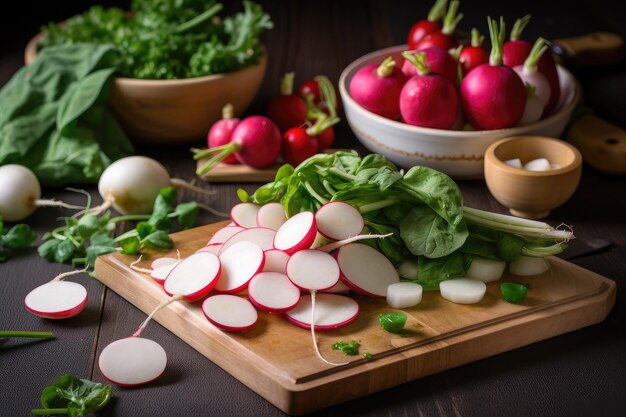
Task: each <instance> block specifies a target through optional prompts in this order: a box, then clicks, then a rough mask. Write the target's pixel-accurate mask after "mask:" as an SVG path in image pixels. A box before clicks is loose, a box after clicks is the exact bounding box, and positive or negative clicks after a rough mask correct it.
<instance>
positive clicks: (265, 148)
mask: <svg viewBox="0 0 626 417" xmlns="http://www.w3.org/2000/svg"><path fill="white" fill-rule="evenodd" d="M280 143H281V137H280V131H279V130H278V127H276V125H275V124H274V122H272V121H271V120H270V119H268V118H267V117H263V116H250V117H246V118H245V119H243V120H242V121H240V122H239V124H238V125H237V127H235V130H233V133H232V136H231V141H230V142H229V143H227V144H226V145H222V146H217V147H215V148H210V149H194V150H193V152H194V159H204V158H209V157H210V159H209V160H208V161H207V162H206V163H204V164H203V165H202V166H200V167H199V168H198V169H197V170H196V173H197V174H198V175H204V174H206V173H207V172H209V171H210V170H211V169H213V168H214V167H215V166H216V165H217V164H219V163H220V162H221V161H223V160H224V159H225V158H226V157H228V156H229V155H232V154H234V155H235V158H237V160H238V161H239V162H241V163H242V164H245V165H247V166H249V167H252V168H265V167H267V166H269V165H271V164H272V163H274V161H276V158H278V156H279V155H280Z"/></svg>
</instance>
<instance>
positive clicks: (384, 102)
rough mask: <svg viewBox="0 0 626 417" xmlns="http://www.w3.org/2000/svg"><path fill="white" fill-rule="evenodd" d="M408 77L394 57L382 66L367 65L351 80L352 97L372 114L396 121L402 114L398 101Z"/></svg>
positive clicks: (389, 58)
mask: <svg viewBox="0 0 626 417" xmlns="http://www.w3.org/2000/svg"><path fill="white" fill-rule="evenodd" d="M406 81H407V77H406V75H405V74H403V73H402V71H401V70H400V68H398V67H397V66H396V62H395V61H394V60H393V58H392V57H387V58H385V60H384V61H383V62H382V63H381V64H380V65H376V64H371V65H366V66H364V67H363V68H361V69H360V70H358V71H357V73H356V74H354V76H353V77H352V80H350V96H352V98H353V99H354V101H356V102H357V103H359V104H360V105H361V106H362V107H364V108H365V109H367V110H369V111H371V112H372V113H375V114H378V115H380V116H383V117H386V118H388V119H394V118H396V117H398V115H399V114H400V107H399V105H398V100H399V99H400V91H402V86H403V85H404V84H405V83H406Z"/></svg>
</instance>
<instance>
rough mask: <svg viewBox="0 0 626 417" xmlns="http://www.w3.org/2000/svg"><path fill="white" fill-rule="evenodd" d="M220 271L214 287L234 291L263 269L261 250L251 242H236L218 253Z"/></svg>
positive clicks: (263, 260) (228, 291) (241, 287)
mask: <svg viewBox="0 0 626 417" xmlns="http://www.w3.org/2000/svg"><path fill="white" fill-rule="evenodd" d="M219 258H220V261H221V263H222V272H221V275H220V277H219V280H218V281H217V284H216V285H215V289H216V290H217V291H220V292H225V293H236V292H239V291H241V290H243V289H244V288H246V286H247V285H248V282H249V281H250V280H251V279H252V277H253V276H255V275H256V274H257V273H258V272H260V271H261V270H262V269H263V263H264V262H265V255H264V253H263V250H262V249H261V248H260V247H259V246H258V245H256V244H254V243H252V242H237V243H235V244H234V245H232V246H230V247H229V248H228V249H226V250H225V251H223V252H222V253H220V256H219Z"/></svg>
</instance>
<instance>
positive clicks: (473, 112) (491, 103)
mask: <svg viewBox="0 0 626 417" xmlns="http://www.w3.org/2000/svg"><path fill="white" fill-rule="evenodd" d="M487 21H488V23H489V33H490V35H491V43H492V49H491V55H490V57H489V63H488V64H483V65H480V66H478V67H476V68H474V70H472V71H471V72H470V73H469V74H467V75H466V76H465V77H464V78H463V81H462V82H461V88H460V93H461V104H462V106H463V110H464V112H465V115H466V116H467V118H468V119H469V121H470V122H471V123H472V125H473V126H475V127H477V128H479V129H485V130H491V129H504V128H507V127H512V126H515V125H517V123H518V122H519V121H520V119H521V118H522V115H523V114H524V108H525V106H526V89H525V87H524V83H523V82H522V80H521V79H520V77H519V76H518V75H517V73H516V72H515V71H513V70H512V69H511V68H509V67H507V66H504V65H502V42H503V41H504V33H505V24H504V20H503V19H502V18H500V25H498V23H497V22H496V21H495V20H493V19H491V18H490V17H489V18H487ZM494 92H495V93H494ZM496 93H497V94H496Z"/></svg>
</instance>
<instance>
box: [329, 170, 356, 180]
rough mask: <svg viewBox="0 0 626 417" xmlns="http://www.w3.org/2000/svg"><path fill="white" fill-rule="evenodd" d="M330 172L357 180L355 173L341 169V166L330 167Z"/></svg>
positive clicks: (347, 178)
mask: <svg viewBox="0 0 626 417" xmlns="http://www.w3.org/2000/svg"><path fill="white" fill-rule="evenodd" d="M328 172H330V173H331V174H335V175H336V176H338V177H341V178H343V179H346V180H348V181H354V180H356V176H355V175H350V174H348V173H347V172H345V171H342V170H340V169H339V168H336V167H330V168H328Z"/></svg>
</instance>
